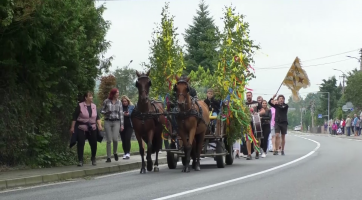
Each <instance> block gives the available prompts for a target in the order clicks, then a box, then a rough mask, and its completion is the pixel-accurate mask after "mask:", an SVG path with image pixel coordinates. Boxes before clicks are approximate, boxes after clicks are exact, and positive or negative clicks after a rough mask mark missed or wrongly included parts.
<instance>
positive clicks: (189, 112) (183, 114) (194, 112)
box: [174, 79, 207, 125]
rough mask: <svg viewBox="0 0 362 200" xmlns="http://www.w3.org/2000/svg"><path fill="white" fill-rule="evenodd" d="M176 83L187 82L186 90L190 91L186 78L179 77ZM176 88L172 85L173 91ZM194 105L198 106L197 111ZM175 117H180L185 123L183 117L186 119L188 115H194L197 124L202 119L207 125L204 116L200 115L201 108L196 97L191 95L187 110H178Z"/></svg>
mask: <svg viewBox="0 0 362 200" xmlns="http://www.w3.org/2000/svg"><path fill="white" fill-rule="evenodd" d="M177 83H186V84H187V92H189V91H190V89H189V83H188V82H187V81H186V80H183V79H181V80H179V81H178V82H177ZM177 83H176V85H177ZM176 85H175V86H176ZM176 89H177V88H176V87H174V90H175V91H176ZM179 95H183V94H179ZM183 96H185V95H183ZM195 105H196V106H197V107H198V108H199V112H198V111H197V110H196V109H195V107H194V106H195ZM175 117H176V118H178V119H182V123H185V119H187V118H189V117H196V118H197V125H199V123H200V121H202V122H203V123H204V124H205V125H207V124H206V122H205V120H204V118H203V117H202V108H201V106H200V105H199V103H198V102H197V98H193V97H191V108H190V109H189V110H187V111H185V112H180V111H178V112H177V114H176V116H175Z"/></svg>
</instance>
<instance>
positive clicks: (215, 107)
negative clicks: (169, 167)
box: [70, 89, 288, 166]
mask: <svg viewBox="0 0 362 200" xmlns="http://www.w3.org/2000/svg"><path fill="white" fill-rule="evenodd" d="M246 96H247V102H246V105H247V106H248V107H249V108H250V112H251V114H252V115H254V114H255V113H258V114H259V116H260V118H261V127H262V133H261V134H260V133H259V134H254V136H255V138H256V139H257V141H258V143H259V144H258V145H259V146H260V149H261V157H262V158H265V157H266V155H267V152H268V151H272V152H273V155H278V154H279V150H281V155H285V154H284V147H285V135H286V134H287V126H288V120H287V112H288V105H287V104H285V102H284V101H285V98H284V96H283V95H279V96H278V98H277V99H275V97H276V96H275V95H274V96H273V97H272V98H271V99H270V100H269V101H266V100H264V99H263V98H262V97H258V98H257V101H253V100H252V97H253V95H252V93H251V92H247V94H246ZM205 103H206V104H207V105H208V106H209V108H210V111H212V115H217V114H218V112H219V105H220V101H217V100H215V99H214V97H213V90H212V89H209V90H208V91H207V98H206V99H205ZM268 105H269V106H268ZM269 107H270V108H269ZM133 109H134V105H133V104H132V102H131V100H130V99H129V98H128V97H127V96H125V95H123V96H122V97H121V98H119V91H118V89H112V90H111V91H110V93H109V96H108V98H107V99H105V100H104V102H103V105H102V108H101V111H100V114H102V115H103V116H104V130H105V133H106V134H105V137H106V141H107V160H106V162H111V157H112V153H113V156H114V160H115V161H118V154H117V150H118V136H119V135H120V136H121V140H122V147H123V151H124V156H123V159H129V158H130V150H131V137H132V133H133V126H132V121H131V118H130V116H131V114H132V111H133ZM100 114H99V113H98V112H97V107H96V105H95V104H94V103H93V93H92V92H87V93H85V94H84V95H83V96H82V98H81V99H80V101H79V103H78V105H77V107H76V109H75V111H74V114H73V120H72V124H71V128H70V132H71V134H73V135H72V136H73V137H74V138H75V140H76V142H77V153H78V160H79V163H78V166H83V154H84V145H85V141H86V140H88V142H89V145H90V147H91V162H92V165H96V158H95V157H96V153H97V140H98V141H99V140H100V141H101V140H103V138H102V136H100V131H102V130H103V127H102V123H101V120H100ZM250 125H251V127H252V131H253V133H256V132H255V129H254V122H253V121H251V123H250ZM213 128H215V127H213ZM112 143H113V151H112ZM238 144H239V145H238V146H239V147H240V143H238ZM234 146H235V145H234ZM252 147H253V146H252V143H251V141H250V140H249V139H246V140H244V143H243V145H242V149H240V148H234V149H236V152H237V153H236V157H239V153H240V152H243V154H244V155H246V159H247V160H251V159H252V157H251V154H252ZM279 147H280V149H279ZM255 159H259V152H256V156H255Z"/></svg>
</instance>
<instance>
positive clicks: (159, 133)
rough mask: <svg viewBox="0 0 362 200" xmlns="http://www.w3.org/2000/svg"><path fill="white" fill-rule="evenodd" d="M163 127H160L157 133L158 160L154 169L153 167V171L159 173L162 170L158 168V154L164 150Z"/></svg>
mask: <svg viewBox="0 0 362 200" xmlns="http://www.w3.org/2000/svg"><path fill="white" fill-rule="evenodd" d="M161 134H162V125H159V128H158V130H157V132H156V133H155V144H154V145H156V146H155V147H156V160H155V163H154V165H153V166H154V167H153V171H154V172H159V171H160V169H159V168H158V152H159V151H160V149H161V148H162V142H163V139H162V136H161Z"/></svg>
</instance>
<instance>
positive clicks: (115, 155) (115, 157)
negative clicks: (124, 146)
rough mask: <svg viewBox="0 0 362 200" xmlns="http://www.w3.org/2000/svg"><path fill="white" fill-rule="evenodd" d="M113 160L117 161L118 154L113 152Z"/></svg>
mask: <svg viewBox="0 0 362 200" xmlns="http://www.w3.org/2000/svg"><path fill="white" fill-rule="evenodd" d="M114 160H116V161H118V154H116V153H115V154H114Z"/></svg>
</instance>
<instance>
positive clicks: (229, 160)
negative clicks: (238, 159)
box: [224, 138, 234, 165]
mask: <svg viewBox="0 0 362 200" xmlns="http://www.w3.org/2000/svg"><path fill="white" fill-rule="evenodd" d="M224 144H225V149H226V150H227V151H228V152H229V154H228V155H226V156H225V162H226V164H227V165H232V164H233V162H234V149H233V146H232V145H229V144H228V141H227V138H225V139H224Z"/></svg>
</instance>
